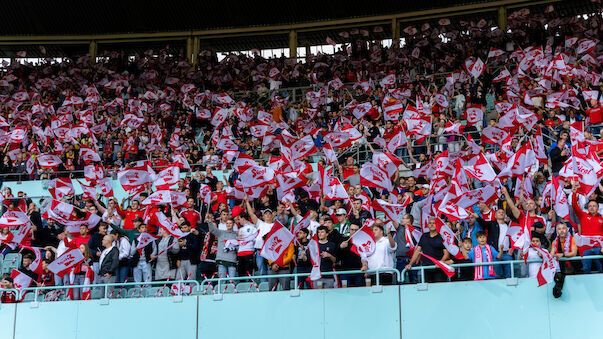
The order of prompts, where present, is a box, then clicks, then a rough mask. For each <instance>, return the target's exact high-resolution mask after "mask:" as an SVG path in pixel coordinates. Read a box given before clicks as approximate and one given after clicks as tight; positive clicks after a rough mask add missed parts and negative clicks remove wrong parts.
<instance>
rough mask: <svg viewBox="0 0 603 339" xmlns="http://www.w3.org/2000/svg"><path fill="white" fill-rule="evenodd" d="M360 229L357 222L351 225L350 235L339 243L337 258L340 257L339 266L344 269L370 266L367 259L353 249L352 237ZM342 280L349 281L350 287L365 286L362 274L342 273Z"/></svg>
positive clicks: (352, 269) (353, 269)
mask: <svg viewBox="0 0 603 339" xmlns="http://www.w3.org/2000/svg"><path fill="white" fill-rule="evenodd" d="M359 229H360V227H359V226H358V225H356V224H351V225H350V236H349V237H346V238H345V240H344V241H342V242H341V244H339V250H338V251H337V258H338V259H339V268H340V270H342V271H356V270H362V271H366V270H367V268H368V264H367V259H366V258H361V257H360V256H359V255H358V254H356V253H354V252H353V251H352V245H351V244H350V238H351V237H352V236H353V235H354V234H355V233H356V232H357V231H358V230H359ZM340 280H341V281H342V282H343V281H344V280H345V281H346V282H347V285H348V286H349V287H357V286H363V284H364V282H363V279H362V274H342V275H341V276H340Z"/></svg>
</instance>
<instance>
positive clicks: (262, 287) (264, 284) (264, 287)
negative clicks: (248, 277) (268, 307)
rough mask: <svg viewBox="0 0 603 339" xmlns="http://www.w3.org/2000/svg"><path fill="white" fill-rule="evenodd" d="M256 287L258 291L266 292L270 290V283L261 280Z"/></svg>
mask: <svg viewBox="0 0 603 339" xmlns="http://www.w3.org/2000/svg"><path fill="white" fill-rule="evenodd" d="M258 287H259V289H260V292H267V291H269V290H270V285H268V282H267V281H262V282H261V283H260V285H259V286H258Z"/></svg>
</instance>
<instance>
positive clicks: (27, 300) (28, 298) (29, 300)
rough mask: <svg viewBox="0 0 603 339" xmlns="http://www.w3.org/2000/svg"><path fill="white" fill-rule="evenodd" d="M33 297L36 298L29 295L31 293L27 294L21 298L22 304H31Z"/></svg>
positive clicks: (32, 294)
mask: <svg viewBox="0 0 603 339" xmlns="http://www.w3.org/2000/svg"><path fill="white" fill-rule="evenodd" d="M35 297H36V295H35V294H34V293H31V292H30V293H27V294H25V296H24V297H23V302H31V301H33V300H34V298H35ZM38 300H40V297H38Z"/></svg>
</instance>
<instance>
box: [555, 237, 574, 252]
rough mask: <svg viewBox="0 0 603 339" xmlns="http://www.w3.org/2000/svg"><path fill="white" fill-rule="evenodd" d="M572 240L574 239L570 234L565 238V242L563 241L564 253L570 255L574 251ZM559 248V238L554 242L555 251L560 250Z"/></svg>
mask: <svg viewBox="0 0 603 339" xmlns="http://www.w3.org/2000/svg"><path fill="white" fill-rule="evenodd" d="M572 238H573V237H572V236H571V235H570V234H568V235H567V236H566V237H565V240H564V241H563V253H570V252H571V251H572ZM557 246H559V237H557V238H555V240H553V247H554V248H555V250H557V248H559V247H557ZM557 253H558V252H557Z"/></svg>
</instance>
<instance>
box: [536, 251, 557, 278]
mask: <svg viewBox="0 0 603 339" xmlns="http://www.w3.org/2000/svg"><path fill="white" fill-rule="evenodd" d="M532 248H533V249H534V250H536V252H538V253H539V254H540V256H541V257H542V264H540V268H539V269H538V274H537V275H536V279H537V280H538V287H540V286H542V285H546V284H548V283H550V282H551V281H553V278H554V277H555V272H557V270H558V269H559V261H558V260H557V258H556V257H554V256H552V255H551V254H550V253H549V252H548V251H547V250H544V249H542V248H540V247H537V246H533V245H532Z"/></svg>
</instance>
